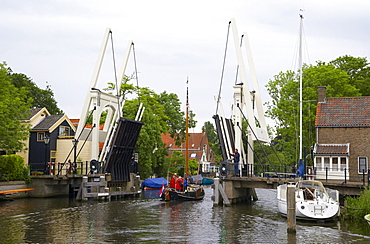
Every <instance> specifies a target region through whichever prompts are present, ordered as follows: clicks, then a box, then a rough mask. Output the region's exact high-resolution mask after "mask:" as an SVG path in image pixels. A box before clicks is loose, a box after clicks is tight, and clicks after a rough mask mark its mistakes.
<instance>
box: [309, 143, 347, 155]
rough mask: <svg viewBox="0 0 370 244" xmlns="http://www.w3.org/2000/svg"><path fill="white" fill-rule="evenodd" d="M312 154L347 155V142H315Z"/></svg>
mask: <svg viewBox="0 0 370 244" xmlns="http://www.w3.org/2000/svg"><path fill="white" fill-rule="evenodd" d="M314 154H319V155H348V154H349V144H316V145H315V149H314Z"/></svg>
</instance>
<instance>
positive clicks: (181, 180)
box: [175, 176, 183, 191]
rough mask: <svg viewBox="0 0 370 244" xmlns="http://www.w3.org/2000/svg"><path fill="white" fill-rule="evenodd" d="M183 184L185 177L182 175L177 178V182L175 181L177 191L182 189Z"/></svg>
mask: <svg viewBox="0 0 370 244" xmlns="http://www.w3.org/2000/svg"><path fill="white" fill-rule="evenodd" d="M182 184H183V179H182V178H181V176H180V177H179V178H178V179H177V181H176V183H175V188H176V191H182Z"/></svg>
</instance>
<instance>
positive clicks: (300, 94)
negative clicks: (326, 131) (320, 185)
mask: <svg viewBox="0 0 370 244" xmlns="http://www.w3.org/2000/svg"><path fill="white" fill-rule="evenodd" d="M299 17H300V18H301V21H300V26H299V61H298V62H299V160H300V161H301V159H302V151H303V150H302V139H303V138H302V126H303V124H302V122H303V119H302V117H303V116H302V110H303V109H302V107H303V106H302V105H303V98H302V73H303V70H302V29H303V15H302V14H300V15H299Z"/></svg>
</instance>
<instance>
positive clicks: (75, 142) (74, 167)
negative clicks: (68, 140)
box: [72, 139, 78, 174]
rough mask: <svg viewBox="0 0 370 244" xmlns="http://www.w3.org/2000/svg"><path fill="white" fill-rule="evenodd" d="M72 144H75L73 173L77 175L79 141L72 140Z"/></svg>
mask: <svg viewBox="0 0 370 244" xmlns="http://www.w3.org/2000/svg"><path fill="white" fill-rule="evenodd" d="M72 143H73V150H74V156H73V168H72V170H73V173H74V174H75V173H76V168H77V163H76V160H77V144H78V140H77V139H73V140H72Z"/></svg>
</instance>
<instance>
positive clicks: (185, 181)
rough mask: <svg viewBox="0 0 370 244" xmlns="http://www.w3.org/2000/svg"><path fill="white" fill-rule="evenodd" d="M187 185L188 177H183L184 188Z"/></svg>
mask: <svg viewBox="0 0 370 244" xmlns="http://www.w3.org/2000/svg"><path fill="white" fill-rule="evenodd" d="M187 187H188V178H186V177H185V179H184V190H185V189H186V188H187Z"/></svg>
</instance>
